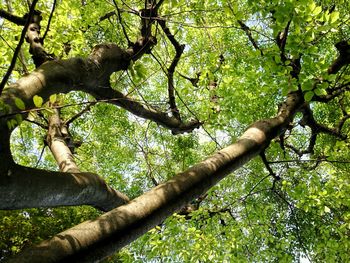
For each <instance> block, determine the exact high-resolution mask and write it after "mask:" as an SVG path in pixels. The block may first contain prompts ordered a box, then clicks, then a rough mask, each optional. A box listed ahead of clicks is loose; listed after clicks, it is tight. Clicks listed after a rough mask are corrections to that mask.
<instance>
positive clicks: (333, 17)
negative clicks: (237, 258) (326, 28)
mask: <svg viewBox="0 0 350 263" xmlns="http://www.w3.org/2000/svg"><path fill="white" fill-rule="evenodd" d="M338 18H339V12H337V11H334V12H332V13H331V15H330V17H329V23H331V24H333V23H334V22H335V21H337V20H338Z"/></svg>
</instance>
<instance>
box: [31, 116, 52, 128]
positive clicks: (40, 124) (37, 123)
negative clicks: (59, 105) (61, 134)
mask: <svg viewBox="0 0 350 263" xmlns="http://www.w3.org/2000/svg"><path fill="white" fill-rule="evenodd" d="M25 121H27V122H30V123H33V124H35V125H37V126H39V127H40V128H43V129H44V130H47V129H48V128H49V127H48V126H47V125H45V124H42V123H40V122H37V121H32V120H29V119H28V118H27V119H25Z"/></svg>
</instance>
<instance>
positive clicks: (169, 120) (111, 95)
mask: <svg viewBox="0 0 350 263" xmlns="http://www.w3.org/2000/svg"><path fill="white" fill-rule="evenodd" d="M89 93H90V94H91V95H93V96H94V97H95V98H96V99H111V100H109V101H108V102H109V103H112V104H115V105H117V106H119V107H122V108H124V109H126V110H127V111H129V112H131V113H133V114H134V115H136V116H138V117H141V118H145V119H148V120H152V121H154V122H156V123H158V124H159V125H161V126H163V127H165V128H168V129H170V130H171V131H172V133H173V134H179V133H184V132H191V131H192V130H194V129H196V128H199V126H200V125H201V122H199V121H197V120H193V121H190V122H188V123H184V122H182V121H181V120H179V119H177V118H175V117H170V116H169V115H168V114H167V113H166V112H160V111H158V110H156V109H154V108H152V107H151V106H149V105H143V104H141V103H139V102H137V101H135V100H133V99H131V98H129V97H127V96H125V95H124V94H122V93H121V92H119V91H117V90H114V89H112V88H109V87H107V88H104V89H98V90H92V91H90V92H89Z"/></svg>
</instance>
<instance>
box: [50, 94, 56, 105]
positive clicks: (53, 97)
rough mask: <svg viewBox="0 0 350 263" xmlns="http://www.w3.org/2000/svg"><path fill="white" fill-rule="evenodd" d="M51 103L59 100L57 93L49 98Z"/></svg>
mask: <svg viewBox="0 0 350 263" xmlns="http://www.w3.org/2000/svg"><path fill="white" fill-rule="evenodd" d="M49 101H50V102H51V104H54V103H55V102H56V101H57V94H52V95H51V96H50V98H49Z"/></svg>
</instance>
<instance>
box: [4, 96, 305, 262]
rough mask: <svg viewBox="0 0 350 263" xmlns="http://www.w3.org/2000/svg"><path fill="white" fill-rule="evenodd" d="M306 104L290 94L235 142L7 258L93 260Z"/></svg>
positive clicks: (247, 152)
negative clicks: (96, 215) (274, 112)
mask: <svg viewBox="0 0 350 263" xmlns="http://www.w3.org/2000/svg"><path fill="white" fill-rule="evenodd" d="M302 103H303V99H302V95H301V94H299V93H291V94H289V96H288V98H287V100H286V102H285V103H284V104H283V105H282V107H281V109H280V111H279V114H278V115H277V117H275V118H272V119H266V120H262V121H258V122H256V123H254V124H253V125H252V126H250V127H249V128H248V129H247V130H246V132H244V134H243V135H242V136H241V137H240V138H239V140H238V141H237V142H236V143H234V144H232V145H230V146H228V147H226V148H224V149H222V150H221V151H219V152H217V153H216V154H214V155H213V156H211V157H209V158H208V159H206V160H204V161H202V162H201V163H199V164H197V165H195V166H193V167H191V168H190V169H188V170H187V171H185V172H183V173H180V174H178V175H176V176H175V177H174V178H172V179H171V180H169V181H168V182H166V183H164V184H161V185H158V186H157V187H155V188H153V189H152V190H151V191H149V192H147V193H145V194H143V195H142V196H140V197H138V198H136V199H134V200H133V201H131V202H130V203H129V204H127V205H124V206H121V207H119V208H116V209H114V210H112V211H111V212H108V213H106V214H104V215H102V216H101V217H99V218H97V219H96V220H93V221H87V222H84V223H82V224H80V225H77V226H75V227H73V228H71V229H69V230H67V231H64V232H62V233H60V234H58V235H56V236H55V237H53V238H52V239H50V240H47V241H44V242H43V243H41V244H39V245H37V246H35V247H31V248H28V249H26V250H24V251H23V252H21V253H20V254H18V255H17V257H15V258H13V259H12V260H10V261H9V262H21V263H24V262H29V261H30V262H31V263H33V262H35V259H38V260H40V262H58V261H61V262H63V261H65V262H67V261H79V262H93V261H96V260H101V259H102V258H104V257H106V256H108V255H110V254H113V253H115V251H117V250H118V249H120V248H122V247H123V246H125V245H127V244H128V243H130V242H131V241H133V240H134V239H136V238H137V237H139V236H140V235H142V234H144V233H145V232H147V231H148V230H149V229H151V228H152V227H154V226H156V225H157V224H159V223H160V222H162V221H163V220H164V219H165V218H166V217H168V216H169V215H171V214H172V213H173V212H175V211H177V210H179V209H180V208H181V207H183V206H184V205H185V204H187V203H189V202H190V201H192V200H193V199H195V198H197V197H199V196H200V195H201V194H203V193H205V192H206V191H207V190H208V189H209V188H210V187H212V186H214V185H215V184H216V183H217V182H219V181H220V180H221V179H223V178H224V177H225V176H227V175H228V174H229V173H231V172H232V171H234V170H235V169H237V168H239V167H241V166H242V165H244V164H245V163H246V162H248V161H249V160H250V159H252V158H253V157H255V156H257V155H259V154H260V152H261V151H263V150H264V149H265V147H266V146H267V145H268V144H269V143H270V141H271V140H272V139H273V138H274V137H276V136H278V135H279V134H280V133H281V132H282V131H283V129H284V128H285V127H286V126H287V125H288V124H289V123H290V121H291V120H292V118H293V117H294V114H295V112H296V111H297V110H298V109H299V107H300V106H301V105H302Z"/></svg>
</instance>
